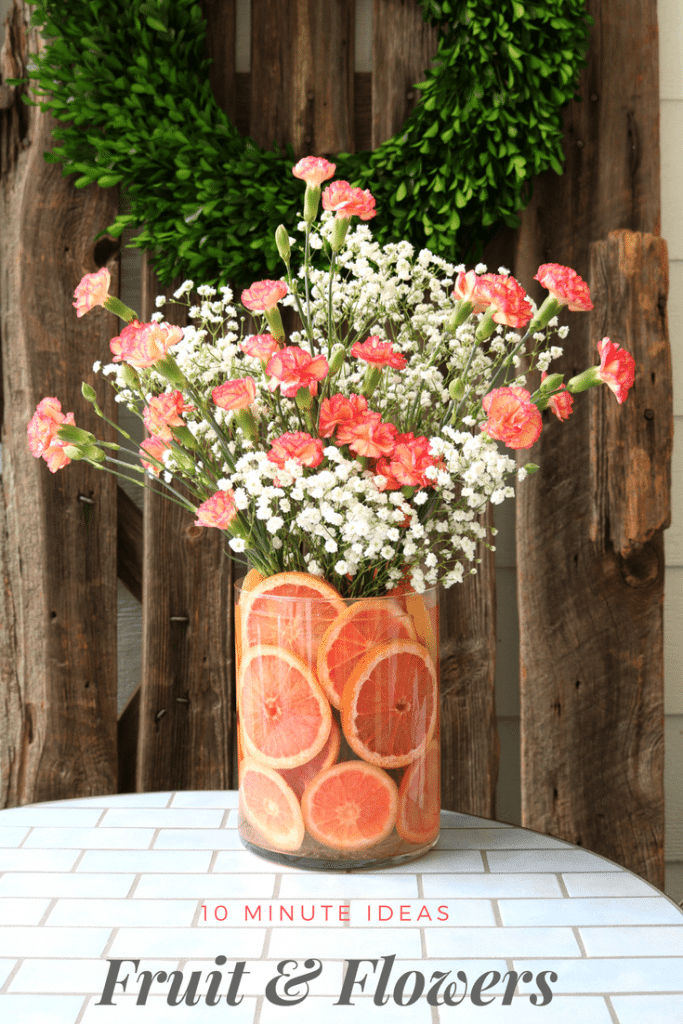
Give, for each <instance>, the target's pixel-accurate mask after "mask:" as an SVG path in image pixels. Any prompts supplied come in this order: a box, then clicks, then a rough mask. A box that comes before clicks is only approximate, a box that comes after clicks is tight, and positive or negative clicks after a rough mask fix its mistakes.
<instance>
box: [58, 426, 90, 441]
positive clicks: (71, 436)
mask: <svg viewBox="0 0 683 1024" xmlns="http://www.w3.org/2000/svg"><path fill="white" fill-rule="evenodd" d="M57 437H58V438H59V440H60V441H67V442H68V443H69V444H78V445H81V444H92V443H93V441H96V440H97V438H96V437H95V435H94V434H91V433H90V431H89V430H81V428H80V427H76V426H74V425H73V424H72V423H65V424H64V425H63V426H61V427H60V428H59V430H58V431H57Z"/></svg>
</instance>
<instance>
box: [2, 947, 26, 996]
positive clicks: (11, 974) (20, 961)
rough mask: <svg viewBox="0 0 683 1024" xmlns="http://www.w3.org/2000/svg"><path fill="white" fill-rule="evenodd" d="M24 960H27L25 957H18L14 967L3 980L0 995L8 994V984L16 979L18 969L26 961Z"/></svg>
mask: <svg viewBox="0 0 683 1024" xmlns="http://www.w3.org/2000/svg"><path fill="white" fill-rule="evenodd" d="M26 959H27V957H24V956H22V957H19V959H18V960H17V962H16V963H15V965H14V967H13V968H12V970H11V971H10V972H9V974H8V975H7V977H6V978H5V981H4V984H3V985H2V987H0V995H7V994H8V990H9V986H10V984H11V983H12V981H14V979H15V978H16V976H17V974H18V973H19V968H20V967H21V966H22V964H23V963H24V960H26Z"/></svg>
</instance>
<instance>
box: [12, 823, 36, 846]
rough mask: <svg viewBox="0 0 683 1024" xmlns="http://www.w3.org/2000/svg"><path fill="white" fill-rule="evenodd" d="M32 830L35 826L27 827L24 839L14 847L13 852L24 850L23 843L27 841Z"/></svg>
mask: <svg viewBox="0 0 683 1024" xmlns="http://www.w3.org/2000/svg"><path fill="white" fill-rule="evenodd" d="M34 828H35V825H29V827H28V832H27V833H26V835H25V836H24V838H23V839H22V840H21V842H20V843H19V845H18V846H15V850H22V849H24V843H25V842H26V840H27V839H28V837H29V836H30V835H31V832H33V829H34Z"/></svg>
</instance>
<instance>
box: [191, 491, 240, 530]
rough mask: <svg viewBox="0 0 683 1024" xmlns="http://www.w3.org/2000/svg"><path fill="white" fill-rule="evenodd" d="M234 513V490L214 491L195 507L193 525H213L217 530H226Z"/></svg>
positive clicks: (235, 513) (235, 507)
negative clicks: (195, 514)
mask: <svg viewBox="0 0 683 1024" xmlns="http://www.w3.org/2000/svg"><path fill="white" fill-rule="evenodd" d="M236 515H237V506H236V505H235V492H234V491H216V493H215V494H213V495H212V496H211V497H210V498H208V499H207V500H206V501H204V502H202V504H201V505H200V506H199V508H198V509H197V518H196V519H195V521H194V525H195V526H215V527H216V529H218V530H227V529H228V527H229V526H230V523H231V522H232V521H233V519H234V518H235V516H236Z"/></svg>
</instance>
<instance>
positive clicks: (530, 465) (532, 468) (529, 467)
mask: <svg viewBox="0 0 683 1024" xmlns="http://www.w3.org/2000/svg"><path fill="white" fill-rule="evenodd" d="M524 468H525V470H526V471H527V473H529V474H532V475H533V474H534V473H537V472H538V470H539V466H537V465H536V463H535V462H527V463H526V464H525V466H524Z"/></svg>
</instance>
